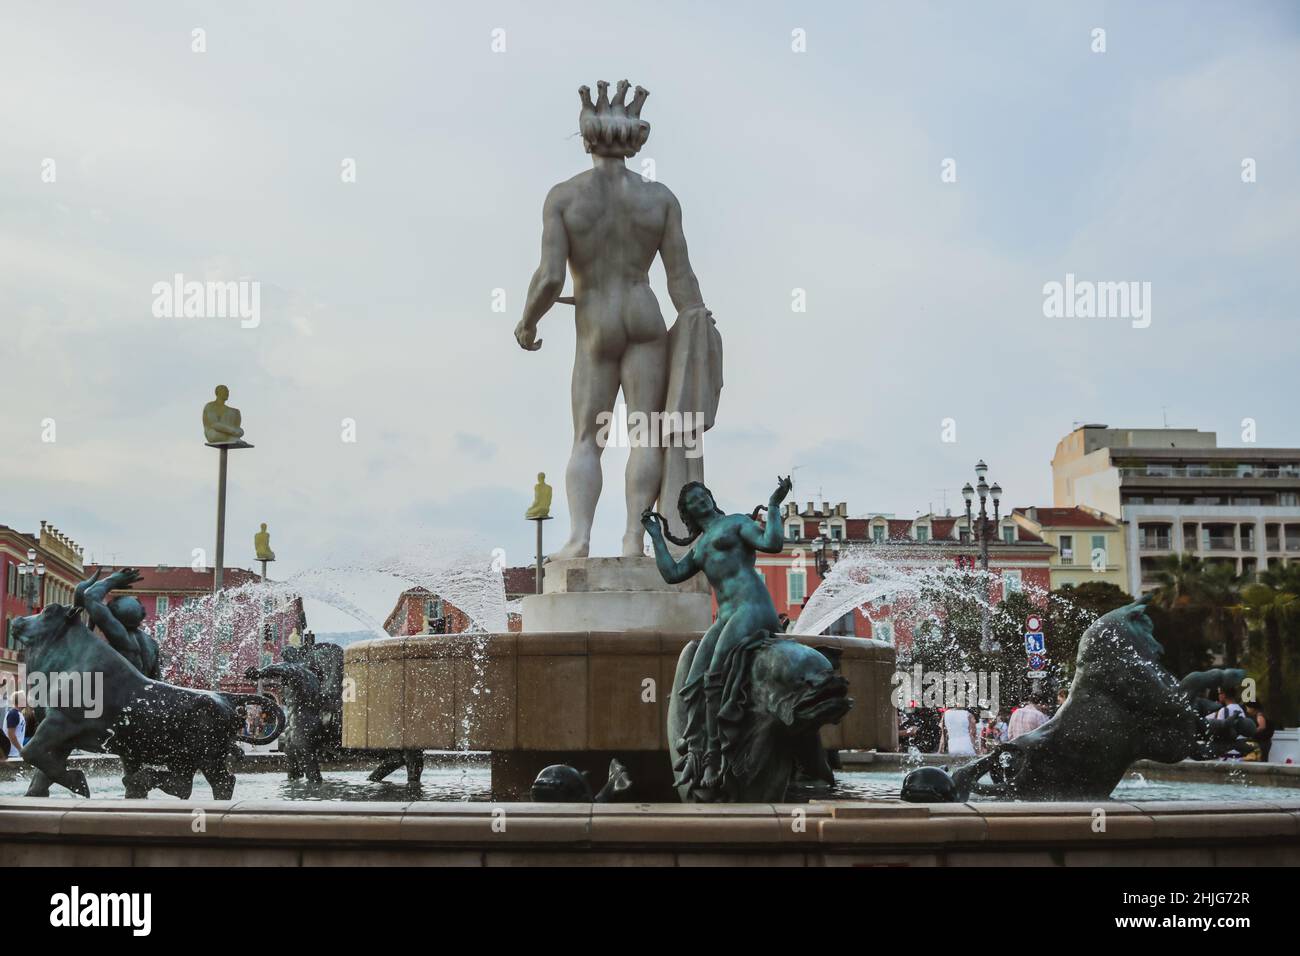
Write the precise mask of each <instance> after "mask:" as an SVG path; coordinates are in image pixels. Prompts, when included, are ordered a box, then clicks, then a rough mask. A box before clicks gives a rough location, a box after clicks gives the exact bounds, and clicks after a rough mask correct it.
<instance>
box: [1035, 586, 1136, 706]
mask: <svg viewBox="0 0 1300 956" xmlns="http://www.w3.org/2000/svg"><path fill="white" fill-rule="evenodd" d="M1132 603H1133V595H1131V594H1129V593H1128V592H1127V591H1125V590H1124V589H1123V588H1121V587H1119V586H1117V585H1114V584H1111V583H1109V582H1106V581H1085V582H1084V583H1083V584H1079V585H1073V584H1066V585H1063V586H1062V587H1059V588H1057V589H1056V590H1055V591H1053V592H1052V593H1051V595H1050V596H1049V597H1048V602H1047V614H1046V620H1045V621H1044V623H1043V633H1044V634H1045V635H1046V639H1047V650H1048V659H1049V660H1050V661H1051V663H1052V667H1053V669H1055V670H1056V671H1057V673H1058V679H1059V680H1060V681H1061V682H1063V683H1068V682H1069V681H1070V680H1071V679H1073V677H1074V660H1075V658H1076V657H1077V656H1078V654H1079V640H1080V639H1081V638H1082V637H1083V632H1084V631H1086V630H1087V629H1088V628H1089V626H1091V624H1092V622H1093V621H1095V620H1097V618H1099V617H1101V616H1102V615H1103V614H1105V613H1106V612H1107V611H1113V610H1115V608H1117V607H1123V606H1124V605H1125V604H1132Z"/></svg>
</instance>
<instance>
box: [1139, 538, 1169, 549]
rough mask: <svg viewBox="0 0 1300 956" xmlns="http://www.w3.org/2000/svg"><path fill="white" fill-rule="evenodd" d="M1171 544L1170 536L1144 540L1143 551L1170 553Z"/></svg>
mask: <svg viewBox="0 0 1300 956" xmlns="http://www.w3.org/2000/svg"><path fill="white" fill-rule="evenodd" d="M1170 542H1171V539H1170V538H1169V537H1168V536H1165V537H1163V538H1161V537H1150V538H1143V539H1142V545H1141V547H1142V550H1143V551H1168V550H1169V547H1170Z"/></svg>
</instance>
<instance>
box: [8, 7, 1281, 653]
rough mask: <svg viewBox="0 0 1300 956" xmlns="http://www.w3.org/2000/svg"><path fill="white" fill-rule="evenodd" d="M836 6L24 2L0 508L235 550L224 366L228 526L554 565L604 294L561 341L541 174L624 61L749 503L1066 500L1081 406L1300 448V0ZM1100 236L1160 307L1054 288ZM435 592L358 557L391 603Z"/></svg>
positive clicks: (899, 509) (276, 535)
mask: <svg viewBox="0 0 1300 956" xmlns="http://www.w3.org/2000/svg"><path fill="white" fill-rule="evenodd" d="M808 6H809V5H807V4H803V3H789V4H778V3H747V4H744V5H743V6H741V5H739V4H735V5H723V4H707V5H706V4H699V3H685V2H683V3H672V2H664V3H658V4H654V5H652V6H645V5H627V4H625V5H622V6H619V5H603V6H595V7H593V6H592V5H591V4H587V3H584V4H577V3H572V4H570V3H547V4H536V3H518V4H504V3H502V4H491V3H481V4H480V3H476V4H472V5H471V4H450V3H448V4H434V3H414V2H412V3H398V2H383V3H372V4H363V5H356V6H355V7H354V6H353V5H351V4H342V3H340V4H334V3H325V2H312V3H301V4H295V3H231V2H222V3H215V2H214V3H179V2H165V3H164V2H159V3H129V4H115V5H112V6H111V7H109V6H106V5H102V4H96V3H85V4H73V3H68V4H61V5H59V6H58V7H57V8H54V7H53V6H52V5H49V4H40V3H35V2H17V0H15V2H10V3H6V4H5V5H4V7H3V9H2V10H0V122H2V123H3V128H4V131H5V136H4V138H5V143H6V148H5V149H4V150H3V151H0V375H2V380H3V383H4V398H3V412H2V413H0V523H4V524H9V525H13V526H17V527H19V528H24V529H28V528H34V527H36V526H37V524H38V522H39V520H40V519H42V518H45V519H49V520H50V521H52V522H53V523H54V524H56V525H57V526H58V527H59V528H61V529H62V530H64V531H66V532H68V533H69V534H71V535H72V536H73V537H74V538H76V539H77V540H78V541H80V542H81V543H83V544H84V545H85V546H86V547H87V549H88V551H89V552H91V553H93V554H94V556H95V557H96V558H97V559H99V560H101V561H112V562H115V563H118V564H122V563H135V564H155V563H160V562H161V563H170V564H182V563H188V562H189V561H190V560H191V554H192V552H193V549H195V548H208V549H210V548H211V546H212V541H213V534H214V530H213V529H214V514H213V512H214V497H215V479H216V457H217V456H216V455H215V453H214V452H212V451H211V450H210V449H207V448H205V447H204V446H203V444H202V433H201V430H200V421H199V417H200V410H201V408H202V406H203V404H204V403H205V402H206V401H208V399H209V398H210V397H211V393H212V388H213V386H214V385H216V384H217V383H219V382H220V383H225V384H227V385H229V387H230V390H231V404H233V405H235V406H237V407H239V408H240V409H242V411H243V415H244V425H245V427H246V429H247V432H248V434H247V437H248V439H249V440H250V441H252V442H253V443H254V444H255V445H256V448H255V449H254V450H252V451H245V452H240V453H238V454H237V455H234V456H232V458H231V487H230V499H229V513H228V529H229V531H228V534H229V544H228V549H227V550H228V554H229V557H228V561H229V562H230V563H233V564H240V565H247V564H250V563H251V550H252V549H251V536H252V533H253V531H254V530H255V529H256V526H257V523H258V522H260V521H267V522H269V523H270V526H271V530H272V534H273V543H274V545H275V547H276V549H277V551H278V552H279V553H280V557H281V560H280V562H279V563H278V565H277V566H276V572H277V574H276V576H278V577H288V576H290V575H292V574H295V573H299V572H302V571H304V570H306V569H310V568H316V567H321V566H327V565H328V566H334V567H338V566H346V565H347V564H349V563H365V562H366V561H369V560H371V559H372V558H373V556H374V555H376V554H384V553H389V552H392V551H401V550H402V549H405V548H407V547H411V548H416V547H419V548H425V549H428V548H430V547H432V548H433V549H434V550H438V549H443V550H446V551H448V552H451V551H454V550H457V549H469V551H470V552H475V553H486V552H487V551H489V550H490V549H491V548H494V547H501V548H504V549H505V551H506V554H507V557H508V560H509V561H510V562H511V563H527V562H528V561H529V560H530V558H531V554H532V550H533V549H532V540H531V534H532V531H533V528H532V525H530V524H527V523H526V522H524V520H523V519H522V515H523V511H524V509H525V508H526V507H527V505H528V503H529V500H530V495H531V486H532V483H533V480H534V475H535V473H536V472H537V471H539V470H544V471H546V472H548V473H549V474H550V475H551V476H552V478H553V479H555V484H556V485H557V486H561V485H562V475H563V470H564V464H565V461H566V459H567V453H568V446H569V442H570V436H571V431H570V423H569V411H568V380H569V374H570V368H571V363H572V350H573V336H574V332H573V325H572V312H571V310H568V309H567V308H565V307H557V308H556V309H555V311H554V313H553V314H551V315H550V316H548V317H547V318H546V319H545V320H544V321H543V323H542V330H541V334H542V336H543V338H544V339H545V345H544V347H543V348H542V350H541V351H540V352H536V353H526V352H524V351H522V350H520V349H519V348H518V347H517V345H516V344H515V342H514V340H513V338H512V330H513V328H514V325H515V323H516V322H517V321H518V318H519V311H520V307H521V306H522V303H523V298H524V293H525V290H526V287H527V283H528V280H529V277H530V276H531V274H532V271H533V269H534V268H535V267H536V260H537V249H538V240H539V236H540V209H541V203H542V199H543V197H544V196H545V194H546V191H547V189H548V188H549V187H550V186H551V185H552V184H554V183H556V182H558V181H560V180H563V179H566V178H568V177H569V176H571V175H573V174H575V173H577V172H579V171H581V170H582V169H584V168H586V166H587V165H588V164H589V160H588V158H587V157H586V156H585V154H584V153H583V151H582V146H581V142H580V140H579V139H578V138H577V136H576V135H575V133H576V129H577V111H578V98H577V95H576V89H577V87H578V86H579V85H581V84H584V83H586V84H589V85H592V86H593V87H594V85H595V81H596V80H599V79H607V80H610V81H611V82H612V81H615V80H618V79H621V78H623V77H627V78H628V79H630V80H631V82H632V83H633V84H637V83H639V84H641V85H643V86H645V87H647V88H648V89H649V90H650V91H651V96H650V99H649V102H648V103H647V105H646V108H645V111H644V113H643V116H644V118H646V119H648V120H649V121H650V122H651V124H652V132H651V135H650V140H649V142H648V144H647V146H646V148H645V150H644V152H643V154H642V155H643V156H644V157H649V158H653V159H654V161H655V166H656V171H657V177H658V178H659V180H660V181H662V182H664V183H665V184H667V185H668V186H669V187H670V188H671V189H672V190H673V191H674V192H675V193H676V194H677V196H678V197H679V199H680V200H681V203H682V206H683V209H684V213H685V227H686V234H687V238H688V240H689V242H690V249H691V259H692V262H693V264H694V267H695V271H696V273H697V275H698V276H699V279H700V283H701V287H702V289H703V292H704V296H705V300H706V302H707V303H708V305H709V307H710V308H711V309H712V310H713V312H714V315H715V317H716V319H717V322H718V327H719V329H720V330H721V332H722V335H723V337H724V341H725V349H726V388H725V390H724V392H723V398H722V407H721V409H720V412H719V418H718V425H717V428H716V429H715V430H714V431H713V432H711V433H710V436H709V441H708V443H707V455H706V461H707V469H708V476H709V482H710V484H711V485H713V486H714V488H715V490H716V492H717V494H718V497H719V499H720V501H721V502H722V504H723V505H724V507H727V508H730V509H733V510H741V509H748V508H750V507H752V506H753V505H754V504H756V503H758V502H760V501H762V500H764V499H765V498H766V495H767V494H768V492H769V490H770V487H771V485H772V483H773V481H774V479H775V476H776V475H777V474H778V473H782V474H784V473H786V472H790V471H791V470H793V473H794V477H795V492H794V497H795V498H796V499H797V500H799V501H801V502H803V501H807V500H813V499H819V498H820V497H822V496H823V495H824V497H826V498H828V499H830V500H832V501H839V500H846V501H848V503H849V508H850V510H851V512H853V513H855V514H858V513H865V512H868V511H873V512H874V511H879V512H893V513H896V514H898V515H903V516H911V515H914V514H916V513H918V512H921V511H925V510H928V509H929V508H930V507H931V506H933V507H934V508H935V509H936V510H942V508H943V504H944V500H945V494H946V501H947V504H948V506H949V507H953V508H955V507H956V505H957V503H959V501H960V493H959V489H960V487H961V485H962V484H963V483H964V482H965V481H966V480H967V478H968V476H969V474H970V466H971V465H972V464H973V463H974V461H975V460H976V459H978V458H981V457H983V458H985V459H986V460H987V461H988V462H989V464H990V466H991V475H990V476H991V477H992V478H996V479H997V480H998V481H1000V482H1001V484H1002V485H1003V487H1004V488H1005V489H1006V494H1007V498H1008V499H1009V500H1010V502H1011V503H1012V504H1015V505H1028V504H1048V503H1050V495H1051V481H1050V468H1049V464H1048V463H1049V460H1050V458H1051V455H1052V452H1053V449H1054V447H1055V444H1056V442H1057V440H1058V439H1059V438H1060V437H1061V436H1062V435H1064V434H1065V433H1066V432H1068V431H1069V430H1070V428H1071V427H1072V423H1074V422H1083V421H1089V422H1107V423H1110V424H1112V425H1138V426H1153V425H1160V424H1161V423H1162V421H1166V420H1167V422H1168V423H1169V424H1171V425H1178V426H1193V427H1199V428H1203V429H1208V430H1214V431H1217V432H1218V434H1219V439H1220V443H1221V444H1228V445H1232V444H1240V442H1241V421H1242V419H1243V418H1247V417H1250V418H1254V419H1255V420H1256V421H1257V423H1258V442H1259V443H1260V444H1262V445H1271V446H1297V445H1300V419H1298V417H1297V415H1296V411H1295V409H1296V399H1297V394H1298V393H1297V385H1296V368H1297V360H1298V359H1300V346H1297V334H1296V318H1297V315H1296V308H1297V305H1296V304H1297V302H1300V269H1298V268H1297V263H1298V262H1300V175H1298V174H1300V158H1298V153H1297V148H1298V147H1300V12H1298V11H1300V8H1297V7H1296V5H1295V4H1293V3H1290V2H1278V3H1266V2H1260V3H1251V4H1230V3H1204V4H1198V3H1169V4H1162V3H1151V4H1143V5H1141V7H1140V8H1137V9H1135V8H1133V7H1136V5H1128V4H1119V3H1111V4H1107V3H1102V2H1071V3H1059V4H1058V3H1053V4H1042V3H1036V2H1028V3H967V2H960V3H958V2H950V3H934V4H921V3H908V4H902V3H857V2H854V3H823V4H818V5H816V9H815V10H812V11H810V10H809V9H808ZM728 8H730V10H729V9H728ZM1098 28H1101V29H1104V31H1105V34H1104V42H1105V51H1104V52H1094V47H1096V46H1097V45H1098V42H1097V40H1096V39H1095V38H1094V30H1096V29H1098ZM196 29H201V30H203V31H204V33H203V38H204V40H205V43H206V51H205V52H194V50H193V45H194V43H195V40H194V32H193V31H195V30H196ZM494 31H504V32H503V33H500V32H498V33H494ZM796 31H802V32H801V33H796ZM494 37H495V40H496V46H498V47H500V46H501V43H502V40H503V41H504V47H505V49H504V50H503V51H502V50H494V49H493V46H494ZM798 37H803V38H805V43H804V46H805V49H804V50H803V51H802V52H797V51H796V50H794V49H792V46H797V45H799V44H798V43H797V39H798ZM349 159H350V160H353V161H355V168H356V181H355V182H343V181H342V180H343V177H342V176H341V169H342V166H343V163H344V162H345V160H349ZM1247 159H1249V160H1253V161H1254V164H1253V165H1254V169H1255V174H1256V181H1255V182H1252V183H1244V182H1243V181H1242V164H1243V161H1244V160H1247ZM49 160H53V164H50V163H49V162H48V161H49ZM947 160H952V161H954V163H951V164H948V165H947V166H946V167H945V161H947ZM945 168H947V169H950V170H951V169H953V168H955V171H956V181H955V182H945V181H944V176H943V173H944V170H945ZM51 170H52V171H53V173H54V175H53V181H47V180H49V179H50V171H51ZM948 178H951V177H948ZM176 273H181V274H183V275H184V276H185V277H186V278H189V279H202V280H209V279H210V280H222V279H237V278H240V277H247V278H249V279H253V280H256V281H257V282H259V283H260V286H261V323H260V325H258V326H257V327H256V328H242V327H241V325H240V322H239V321H238V320H237V319H222V318H201V319H200V318H189V319H186V318H159V317H156V316H155V315H154V314H153V310H152V305H153V301H154V295H153V292H152V290H153V286H154V284H155V283H157V282H159V281H167V280H169V279H170V278H171V277H172V276H173V275H174V274H176ZM1067 273H1073V274H1075V275H1076V276H1077V277H1079V278H1080V279H1088V280H1097V281H1137V282H1149V283H1150V284H1151V286H1150V288H1151V321H1150V325H1149V327H1146V328H1135V327H1134V323H1133V322H1131V321H1129V320H1128V319H1125V318H1109V319H1099V318H1091V319H1084V318H1068V319H1066V318H1048V317H1046V316H1045V315H1044V306H1043V302H1044V295H1043V286H1044V284H1045V283H1048V282H1052V281H1063V280H1064V278H1065V276H1066V274H1067ZM652 280H653V282H654V284H655V287H656V289H657V290H658V294H659V297H660V301H661V303H663V305H664V308H665V311H666V312H667V311H670V306H669V303H668V299H667V296H666V294H665V292H664V284H663V273H662V269H661V268H660V267H659V266H656V267H655V271H654V273H653V274H652ZM498 289H500V290H504V296H505V303H506V309H505V311H504V312H499V311H494V310H493V303H494V295H496V293H495V290H498ZM796 289H801V290H805V295H806V303H807V307H806V311H802V312H797V311H794V310H793V308H792V301H793V296H794V290H796ZM948 418H951V419H954V420H955V428H956V439H957V440H956V441H955V442H944V441H943V440H942V439H943V421H944V419H948ZM47 419H52V420H53V422H54V426H55V433H54V438H55V440H54V441H52V442H51V441H43V440H42V439H43V437H44V438H47V437H50V436H49V433H48V426H47V425H43V422H45V421H46V420H47ZM344 419H352V420H354V421H355V423H356V441H355V442H346V441H344V440H343V437H342V436H343V427H342V423H343V420H344ZM625 460H626V457H625V453H620V452H618V451H614V450H611V451H610V452H608V453H607V454H606V460H605V475H606V497H605V499H604V500H602V504H601V508H600V511H599V513H598V518H597V537H596V542H595V549H594V550H595V551H596V552H597V553H616V551H617V547H618V536H619V533H620V531H621V525H622V514H621V510H622V495H621V484H622V482H621V472H622V466H623V463H624V462H625ZM562 491H563V489H562V487H558V488H557V495H556V502H557V509H556V511H557V516H558V517H559V518H560V520H558V521H556V522H552V523H551V525H550V526H549V527H548V529H547V530H548V534H549V535H550V539H551V540H550V541H548V544H549V543H554V544H556V545H558V544H559V543H560V541H561V540H562V538H563V534H564V531H565V529H566V528H567V520H566V518H567V516H566V514H565V512H564V505H563V493H562ZM396 590H397V586H396V585H394V584H389V583H384V582H379V583H377V584H376V583H373V582H372V583H370V584H367V585H365V586H364V587H362V586H359V588H358V595H357V596H358V599H359V603H361V604H362V605H363V606H365V607H366V609H367V610H368V611H369V612H370V613H372V614H376V615H380V616H382V615H383V614H384V613H386V612H387V610H388V608H389V607H391V603H392V600H393V598H394V596H395V594H396ZM313 613H315V611H313ZM313 624H315V625H316V626H317V628H318V629H320V630H332V629H337V628H347V627H349V626H350V625H349V623H348V621H347V620H345V619H341V618H340V617H339V616H338V615H337V614H334V613H332V612H327V611H325V610H324V609H319V614H318V615H317V616H315V617H313Z"/></svg>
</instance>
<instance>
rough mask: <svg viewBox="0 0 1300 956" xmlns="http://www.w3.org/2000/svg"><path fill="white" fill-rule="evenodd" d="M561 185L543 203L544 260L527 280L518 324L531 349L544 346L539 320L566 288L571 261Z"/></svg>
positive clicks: (519, 336) (523, 340) (522, 340)
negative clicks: (522, 312)
mask: <svg viewBox="0 0 1300 956" xmlns="http://www.w3.org/2000/svg"><path fill="white" fill-rule="evenodd" d="M559 189H560V187H559V186H556V187H554V188H553V189H552V190H551V191H550V192H549V193H548V194H547V195H546V203H545V205H543V206H542V261H541V263H540V264H539V265H538V266H537V271H536V272H534V273H533V279H532V281H531V282H529V283H528V298H527V299H526V300H525V301H524V315H523V318H521V319H520V320H519V325H518V326H517V327H516V328H515V338H516V339H517V340H518V341H519V344H520V345H521V346H522V347H523V348H525V349H527V350H528V351H530V352H535V351H537V350H538V349H539V348H541V347H542V340H541V339H539V338H537V323H538V322H540V321H541V320H542V316H544V315H545V314H546V313H547V312H548V311H549V310H550V308H551V306H553V305H555V300H556V299H558V298H559V297H560V293H561V292H563V291H564V274H565V269H566V268H567V266H568V262H569V236H568V233H566V232H565V231H564V217H563V215H562V212H561V199H560V193H559Z"/></svg>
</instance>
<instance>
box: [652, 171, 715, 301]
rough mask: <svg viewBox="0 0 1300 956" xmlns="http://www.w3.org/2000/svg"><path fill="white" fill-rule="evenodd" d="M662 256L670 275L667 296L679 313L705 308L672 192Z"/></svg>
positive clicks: (662, 241)
mask: <svg viewBox="0 0 1300 956" xmlns="http://www.w3.org/2000/svg"><path fill="white" fill-rule="evenodd" d="M659 255H660V256H661V257H662V258H663V260H664V272H666V273H667V274H668V297H669V298H670V299H672V300H673V307H674V308H675V309H677V312H678V313H679V314H680V313H682V312H685V311H686V310H687V309H690V308H703V307H704V296H703V295H702V294H701V292H700V283H699V280H697V279H696V278H695V271H694V270H693V269H692V268H691V258H690V256H689V255H688V254H687V251H686V233H685V232H683V231H682V204H681V203H679V202H678V201H677V197H676V196H674V195H673V194H672V193H669V194H668V219H667V221H666V222H665V223H664V237H663V239H662V240H661V241H660V243H659Z"/></svg>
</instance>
